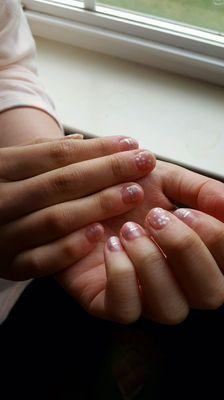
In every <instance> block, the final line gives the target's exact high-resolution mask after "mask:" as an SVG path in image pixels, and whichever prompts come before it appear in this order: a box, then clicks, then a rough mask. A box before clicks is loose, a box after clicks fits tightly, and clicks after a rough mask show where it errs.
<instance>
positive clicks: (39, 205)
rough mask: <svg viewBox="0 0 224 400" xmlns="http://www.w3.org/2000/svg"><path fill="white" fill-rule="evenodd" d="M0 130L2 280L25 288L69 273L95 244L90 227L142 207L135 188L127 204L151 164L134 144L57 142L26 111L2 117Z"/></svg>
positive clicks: (39, 118)
mask: <svg viewBox="0 0 224 400" xmlns="http://www.w3.org/2000/svg"><path fill="white" fill-rule="evenodd" d="M0 126H1V137H2V147H1V149H0V194H1V196H0V211H1V212H0V254H1V267H0V276H1V277H2V278H6V279H10V280H25V279H29V278H33V277H38V276H44V275H49V274H52V273H55V272H57V271H59V270H61V269H64V268H66V267H68V266H70V265H71V264H72V263H74V261H77V260H79V259H80V258H82V257H83V256H85V255H86V254H88V253H89V252H90V251H91V250H92V249H93V248H94V246H95V244H96V242H97V241H98V240H99V239H100V238H101V237H102V235H103V228H102V227H101V226H100V225H97V224H96V222H97V221H102V220H104V219H107V218H110V217H114V216H117V215H120V214H122V213H125V212H127V211H129V210H130V209H131V208H133V207H135V206H136V205H137V204H138V203H139V201H141V200H142V197H143V191H142V188H141V187H140V186H137V185H136V186H135V189H136V190H137V195H135V196H134V197H133V196H130V193H129V191H128V188H130V187H131V186H132V182H130V180H132V179H137V178H139V177H142V176H144V175H145V174H147V173H148V172H149V171H151V170H152V169H153V168H154V166H155V158H154V156H153V155H152V154H151V153H149V152H148V151H145V152H143V153H142V151H140V150H138V149H137V147H138V144H137V143H136V142H133V141H130V140H128V141H127V140H126V138H124V137H122V136H117V137H111V138H106V139H93V140H89V141H83V140H77V136H73V137H70V138H64V137H62V133H61V131H60V129H59V127H58V126H57V124H56V122H55V121H54V120H53V119H52V118H51V117H50V116H48V115H47V114H45V113H43V112H41V111H40V110H34V109H31V108H26V109H21V108H20V109H15V110H10V111H7V112H5V113H2V114H1V115H0ZM10 132H12V133H11V134H10ZM14 132H16V135H15V134H14ZM39 132H43V133H44V132H48V134H49V138H45V137H44V136H42V137H40V136H39ZM54 135H55V136H54ZM31 136H32V138H33V142H29V143H28V144H27V143H26V139H28V137H29V140H30V139H31ZM18 138H19V139H18ZM123 139H125V141H123ZM3 146H4V147H3ZM133 149H137V150H133ZM126 150H129V151H126ZM140 155H141V156H140ZM142 156H143V158H142ZM142 159H144V160H145V163H143V164H142V162H141V163H140V165H139V162H138V160H140V161H142ZM12 199H13V201H12Z"/></svg>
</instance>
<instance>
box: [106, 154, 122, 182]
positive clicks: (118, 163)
mask: <svg viewBox="0 0 224 400" xmlns="http://www.w3.org/2000/svg"><path fill="white" fill-rule="evenodd" d="M110 167H111V171H112V174H113V177H114V178H115V179H120V178H122V177H123V176H124V174H125V165H124V162H122V160H121V157H120V156H118V155H114V156H113V157H112V158H111V161H110Z"/></svg>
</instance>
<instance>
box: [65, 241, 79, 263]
mask: <svg viewBox="0 0 224 400" xmlns="http://www.w3.org/2000/svg"><path fill="white" fill-rule="evenodd" d="M77 250H78V249H77V248H76V247H75V246H74V243H73V242H71V241H68V242H66V243H64V245H63V258H64V259H65V260H70V261H71V262H72V261H74V260H75V259H76V258H77V255H78V251H77Z"/></svg>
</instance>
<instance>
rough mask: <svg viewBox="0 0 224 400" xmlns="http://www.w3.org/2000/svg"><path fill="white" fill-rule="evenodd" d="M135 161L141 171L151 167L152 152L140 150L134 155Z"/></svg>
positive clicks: (152, 161) (152, 162)
mask: <svg viewBox="0 0 224 400" xmlns="http://www.w3.org/2000/svg"><path fill="white" fill-rule="evenodd" d="M135 162H136V165H137V167H138V169H140V170H142V171H146V170H148V169H152V166H153V164H154V160H153V157H152V154H151V153H150V152H149V151H147V150H144V151H140V152H139V153H138V154H137V155H136V156H135Z"/></svg>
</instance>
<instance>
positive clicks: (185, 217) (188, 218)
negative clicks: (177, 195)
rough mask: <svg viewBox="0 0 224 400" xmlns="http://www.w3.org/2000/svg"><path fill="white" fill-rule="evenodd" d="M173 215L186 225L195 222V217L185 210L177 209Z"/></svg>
mask: <svg viewBox="0 0 224 400" xmlns="http://www.w3.org/2000/svg"><path fill="white" fill-rule="evenodd" d="M174 215H175V216H176V217H177V218H179V219H181V220H182V221H183V222H186V223H191V222H193V221H194V220H195V215H194V214H193V212H192V211H190V210H188V209H187V208H178V210H176V211H175V212H174Z"/></svg>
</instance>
